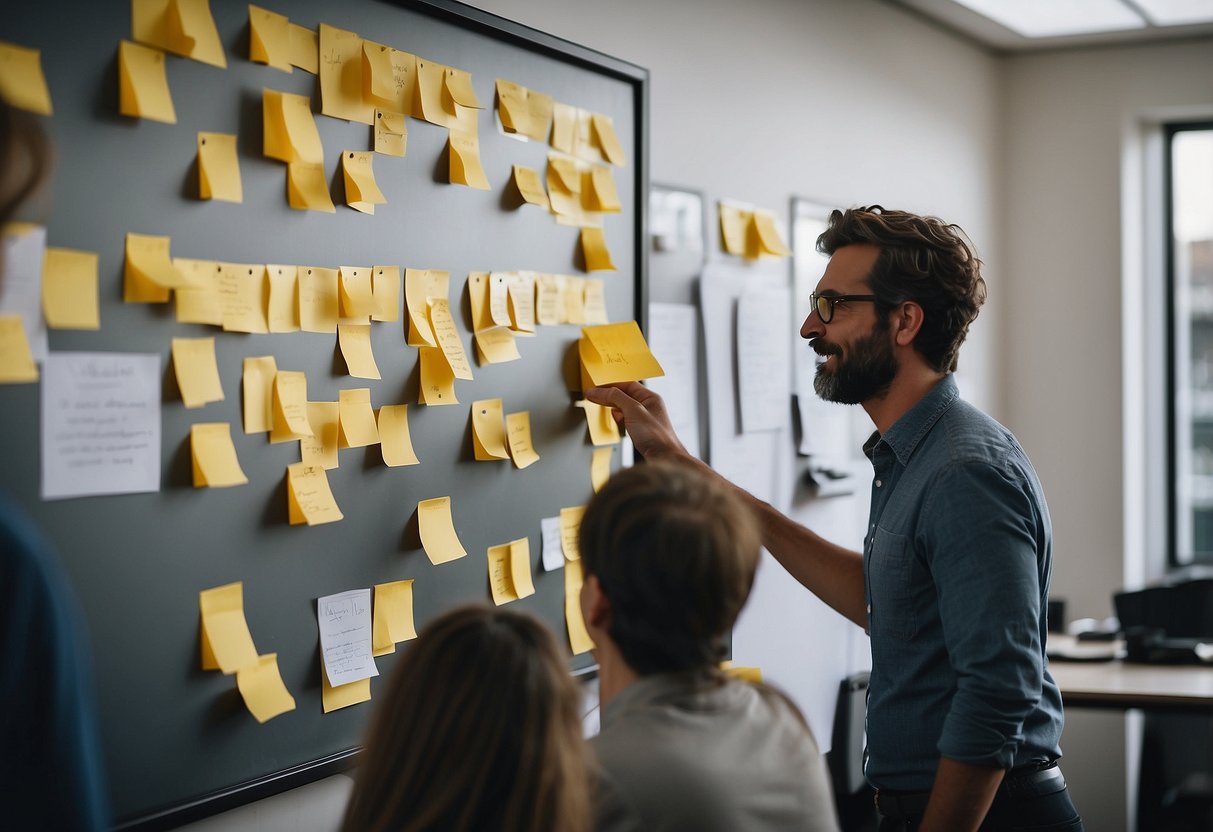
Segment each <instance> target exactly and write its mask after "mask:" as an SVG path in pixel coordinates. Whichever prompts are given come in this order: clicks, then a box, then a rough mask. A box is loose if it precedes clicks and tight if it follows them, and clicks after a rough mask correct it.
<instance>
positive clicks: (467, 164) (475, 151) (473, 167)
mask: <svg viewBox="0 0 1213 832" xmlns="http://www.w3.org/2000/svg"><path fill="white" fill-rule="evenodd" d="M448 139H449V142H448V144H449V150H450V179H451V184H452V185H467V186H468V187H470V188H477V189H479V190H482V191H487V190H488V189H489V180H488V179H487V178H486V177H485V175H484V168H483V167H482V166H481V164H480V139H479V138H477V136H476V134H475V133H462V132H458V131H456V130H454V129H452V130H451V131H450V134H449V137H448Z"/></svg>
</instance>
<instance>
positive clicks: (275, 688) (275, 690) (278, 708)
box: [236, 653, 295, 725]
mask: <svg viewBox="0 0 1213 832" xmlns="http://www.w3.org/2000/svg"><path fill="white" fill-rule="evenodd" d="M236 687H237V689H239V691H240V696H241V698H242V699H244V706H245V707H246V708H248V710H249V713H250V714H252V715H253V718H254V719H256V720H257V721H258V722H259V723H261V724H262V725H264V724H265V723H266V722H269V721H270V720H271V719H273V718H274V717H276V716H281V715H282V714H284V713H287V712H288V711H293V710H295V697H293V696H291V692H290V691H288V690H287V689H286V684H285V683H283V681H282V673H281V672H279V670H278V654H277V653H267V654H266V655H264V656H258V657H257V661H256V662H255V663H253V664H251V665H249V666H248V667H242V668H240V669H239V670H237V671H236Z"/></svg>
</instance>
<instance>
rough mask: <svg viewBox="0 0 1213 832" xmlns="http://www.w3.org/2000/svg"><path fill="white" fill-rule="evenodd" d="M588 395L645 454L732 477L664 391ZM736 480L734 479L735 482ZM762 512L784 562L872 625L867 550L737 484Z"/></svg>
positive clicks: (631, 386)
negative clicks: (688, 437) (694, 448)
mask: <svg viewBox="0 0 1213 832" xmlns="http://www.w3.org/2000/svg"><path fill="white" fill-rule="evenodd" d="M585 397H586V398H587V399H589V400H590V401H592V402H594V403H595V404H600V405H606V406H608V407H610V408H612V411H613V412H614V415H615V420H616V421H617V422H619V423H620V424H621V425H622V426H623V428H624V430H626V431H627V433H628V436H629V437H631V439H632V444H633V445H635V447H636V450H637V451H638V452H639V453H640V455H641V456H643V457H644V458H645V459H649V460H654V461H656V460H668V461H671V462H679V463H682V464H685V465H691V466H693V467H696V468H698V469H700V470H701V471H703V472H704V473H706V474H708V475H709V476H712V477H715V478H717V479H719V480H721V481H723V482H728V481H727V480H725V479H724V478H723V477H721V476H720V475H719V474H717V473H716V472H715V471H713V470H712V469H711V468H710V467H708V466H707V465H706V464H705V463H703V462H702V461H700V460H699V459H696V458H695V457H694V456H692V455H691V454H690V453H689V452H688V451H687V449H686V448H685V447H683V445H682V442H681V441H679V439H678V436H677V434H675V433H674V428H673V425H672V424H671V423H670V417H669V415H668V414H667V413H666V409H665V402H663V401H662V399H661V396H659V395H657V394H656V393H654V392H653V391H652V390H649V389H648V388H647V387H645V386H644V385H642V384H639V383H638V382H634V381H633V382H625V383H622V384H615V385H611V386H608V387H592V388H590V389H589V390H586V391H585ZM729 485H732V483H729ZM732 487H733V488H734V489H735V490H736V491H737V492H738V493H739V494H741V495H742V497H743V498H744V499H745V501H746V502H747V503H748V504H749V505H750V506H751V507H752V508H753V509H754V511H755V512H756V513H757V516H758V519H759V521H760V522H761V523H762V538H763V545H765V546H766V548H767V551H769V552H770V553H771V554H772V555H774V556H775V559H776V560H778V561H779V562H780V563H781V564H782V565H783V568H784V569H786V570H788V573H789V574H791V575H792V577H793V578H795V579H796V580H797V581H799V582H800V583H802V584H803V585H804V586H806V587H807V588H808V589H809V590H810V591H811V592H812V593H813V594H814V595H816V596H817V597H818V598H820V599H821V600H822V601H825V602H826V603H827V604H829V605H830V606H831V607H833V608H834V609H835V610H837V611H838V612H840V613H842V614H843V615H844V616H846V617H847V618H849V619H850V620H851V621H853V622H855V623H856V624H858V625H859V626H860V627H863V628H865V629H866V628H867V626H868V615H867V605H866V603H865V601H864V591H863V556H862V555H861V554H860V553H859V552H853V551H851V550H850V549H846V548H844V547H842V546H837V545H835V544H833V543H830V542H829V541H828V540H825V539H824V538H822V537H820V536H819V535H817V534H815V533H813V532H812V531H810V530H809V529H806V528H805V527H804V526H801V525H800V524H799V523H796V522H794V521H793V520H791V519H789V518H788V517H785V516H784V515H783V514H781V513H780V512H778V511H776V510H775V508H774V507H772V506H771V505H770V504H768V503H765V502H763V501H762V500H759V499H758V498H756V497H754V496H753V495H752V494H750V493H748V492H747V491H745V490H743V489H741V488H737V486H732Z"/></svg>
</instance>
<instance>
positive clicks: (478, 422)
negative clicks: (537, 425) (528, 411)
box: [472, 399, 510, 462]
mask: <svg viewBox="0 0 1213 832" xmlns="http://www.w3.org/2000/svg"><path fill="white" fill-rule="evenodd" d="M472 448H473V450H474V452H475V457H476V459H477V460H479V461H482V462H484V461H488V460H497V459H509V458H510V454H509V451H507V450H506V447H505V420H504V418H503V408H502V405H501V399H480V400H479V401H474V402H472Z"/></svg>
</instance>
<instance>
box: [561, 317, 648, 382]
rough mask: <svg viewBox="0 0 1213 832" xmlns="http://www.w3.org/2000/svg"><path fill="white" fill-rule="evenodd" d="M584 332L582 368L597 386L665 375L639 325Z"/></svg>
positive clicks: (608, 326)
mask: <svg viewBox="0 0 1213 832" xmlns="http://www.w3.org/2000/svg"><path fill="white" fill-rule="evenodd" d="M581 332H582V335H583V337H582V338H581V340H580V342H579V343H578V348H579V352H580V355H581V364H582V367H583V368H584V369H585V371H586V373H587V374H588V375H589V377H590V380H591V381H593V382H594V384H595V385H602V384H614V383H616V382H621V381H640V380H641V379H645V378H652V377H653V376H663V375H665V371H664V370H662V369H661V365H660V364H658V363H657V359H656V358H654V357H653V353H652V352H650V351H649V345H648V344H646V343H645V341H644V335H643V334H641V332H640V326H639V325H638V324H637V323H636V322H635V321H624V322H623V323H618V324H601V325H599V326H587V327H582V329H581Z"/></svg>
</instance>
